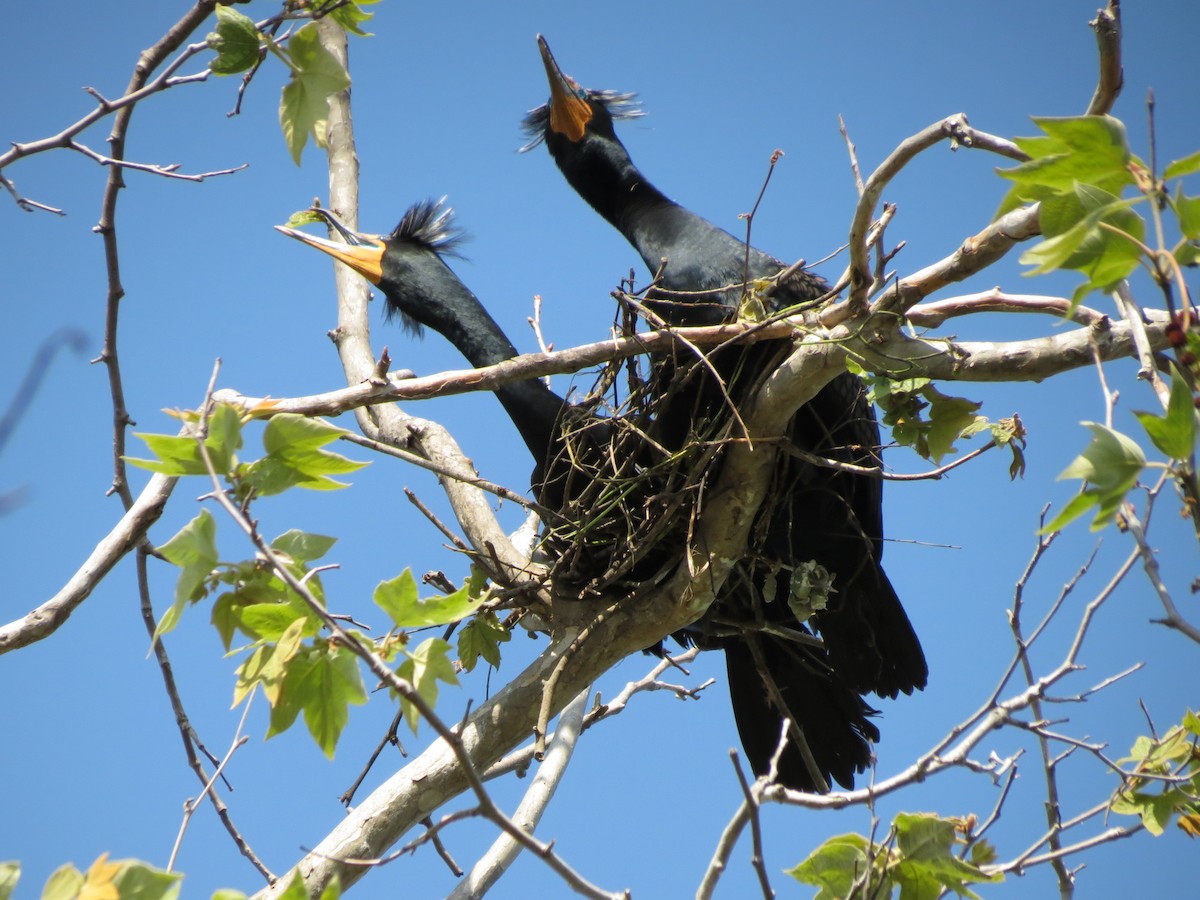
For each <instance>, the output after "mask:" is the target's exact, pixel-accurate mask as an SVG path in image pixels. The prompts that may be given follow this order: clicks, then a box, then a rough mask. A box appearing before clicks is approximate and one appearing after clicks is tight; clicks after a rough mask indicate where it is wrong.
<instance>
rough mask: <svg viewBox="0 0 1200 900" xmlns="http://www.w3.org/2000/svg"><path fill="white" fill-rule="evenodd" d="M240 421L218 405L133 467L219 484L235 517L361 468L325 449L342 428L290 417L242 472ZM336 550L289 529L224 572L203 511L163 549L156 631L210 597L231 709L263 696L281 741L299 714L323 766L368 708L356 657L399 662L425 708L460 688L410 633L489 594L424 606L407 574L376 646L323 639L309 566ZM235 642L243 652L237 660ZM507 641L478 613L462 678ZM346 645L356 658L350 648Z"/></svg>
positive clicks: (469, 630)
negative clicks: (363, 654)
mask: <svg viewBox="0 0 1200 900" xmlns="http://www.w3.org/2000/svg"><path fill="white" fill-rule="evenodd" d="M189 418H192V419H193V420H195V419H197V417H196V416H194V415H192V416H189ZM246 421H247V420H246V418H244V417H243V415H242V414H240V413H239V412H238V411H237V410H236V409H234V408H233V407H230V406H223V405H220V406H217V407H216V408H215V409H214V411H213V413H212V415H210V416H209V417H208V419H207V420H206V422H205V423H204V424H205V425H206V426H207V427H206V432H207V433H206V434H204V436H203V437H201V436H189V435H161V434H147V435H139V436H140V437H141V438H142V439H143V440H144V441H145V442H146V444H147V446H148V447H149V448H150V449H151V450H152V451H153V453H154V457H155V458H154V459H148V460H145V459H143V460H130V462H133V463H134V464H136V465H139V466H141V467H143V468H146V469H150V470H152V471H155V472H159V473H162V474H166V475H174V476H182V475H208V476H209V477H210V478H212V479H216V480H218V481H224V484H225V487H224V489H223V490H224V492H225V494H226V495H227V497H228V498H229V499H230V500H231V501H233V502H235V503H236V504H238V505H239V507H240V508H241V509H242V510H243V511H246V510H248V508H249V506H250V504H251V503H252V502H254V501H255V500H257V499H258V498H260V497H263V496H268V495H272V494H277V493H280V492H281V491H284V490H287V489H289V488H293V487H300V488H308V489H310V490H329V489H333V488H339V487H345V485H344V484H343V483H341V482H338V481H335V480H334V479H333V478H332V477H330V476H331V475H341V474H344V473H348V472H353V471H355V470H357V469H359V468H361V467H362V466H363V465H365V464H364V463H359V462H355V461H353V460H349V459H346V458H345V457H342V456H339V455H338V454H336V453H331V452H330V451H328V450H326V449H324V446H325V445H326V444H328V443H330V442H332V441H334V440H336V439H337V438H338V437H339V436H340V435H341V434H343V431H342V429H339V428H336V427H334V426H332V425H330V424H328V423H326V422H324V421H322V420H319V419H307V418H304V417H302V416H295V415H290V414H280V415H277V416H275V417H273V418H272V419H271V420H270V421H268V422H267V425H266V427H265V428H264V430H263V435H262V444H263V448H264V450H265V454H264V455H263V456H262V457H260V458H258V459H255V460H251V461H242V460H240V459H239V457H238V451H239V450H241V448H242V446H243V436H242V430H243V426H244V425H245V424H246ZM196 424H199V423H198V422H197V423H196ZM246 521H249V517H248V516H247V517H246ZM335 541H336V538H332V537H328V536H325V535H320V534H310V533H307V532H303V531H296V530H292V531H288V532H286V533H284V534H282V535H280V536H279V537H277V538H275V539H274V540H273V541H271V542H270V544H269V545H266V546H267V549H268V550H269V552H267V551H266V550H264V551H263V552H262V553H259V554H256V555H255V556H254V557H252V558H250V559H244V560H236V561H232V562H230V561H223V560H222V559H221V558H220V555H219V552H218V550H217V541H216V520H215V519H214V517H213V516H212V515H211V514H210V513H209V512H208V510H201V512H200V513H199V514H198V515H197V516H196V517H195V518H193V519H192V520H191V521H190V522H188V523H187V524H186V525H184V526H183V528H182V529H180V531H179V532H178V533H177V534H176V535H175V536H174V537H172V538H171V539H170V540H169V541H167V542H166V543H165V544H163V545H162V546H161V547H160V548H159V549H160V552H161V553H162V555H163V556H164V558H166V559H167V560H168V561H169V562H171V563H172V564H174V565H176V566H178V567H179V569H180V574H179V579H178V581H177V582H176V588H175V598H174V602H173V603H172V605H171V607H170V609H168V610H167V612H166V613H165V614H164V615H163V616H162V618H161V620H160V621H159V623H158V627H157V629H156V631H155V640H158V639H160V638H161V637H162V636H163V635H165V634H167V633H168V632H170V631H171V630H172V629H173V628H175V627H176V625H177V624H178V622H179V619H180V617H181V616H182V614H183V611H184V610H185V609H186V608H187V607H188V606H190V605H194V604H196V603H198V602H200V601H201V600H204V599H207V598H212V601H213V602H212V611H211V621H212V624H213V627H214V628H215V629H216V631H217V634H218V636H219V637H220V640H221V643H222V644H223V646H224V647H225V649H226V651H232V652H236V653H242V654H245V656H246V658H245V659H244V660H243V662H242V663H241V665H240V666H239V667H238V669H237V682H236V685H235V688H234V695H233V700H234V704H235V705H236V704H238V703H240V702H242V701H243V700H244V699H246V698H247V697H248V696H249V695H250V694H251V692H253V691H254V690H256V689H260V690H261V691H262V693H263V695H264V696H265V697H266V699H267V700H268V702H269V703H270V705H271V720H270V726H269V730H268V734H267V736H268V737H271V736H273V735H275V734H279V733H280V732H282V731H286V730H287V729H288V728H290V727H291V726H292V725H293V724H294V723H295V721H296V719H297V718H298V717H299V716H300V714H301V713H303V716H304V721H305V724H306V725H307V727H308V730H309V733H310V734H311V735H312V737H313V739H314V741H315V742H316V743H317V745H318V746H319V747H320V748H321V749H322V751H324V752H325V753H326V754H327V755H329V756H332V755H333V752H334V749H335V747H336V745H337V741H338V738H339V736H340V734H341V732H342V729H343V728H344V727H345V725H346V722H347V721H348V718H349V707H350V706H352V705H360V704H362V703H365V702H366V691H365V688H364V686H363V681H362V677H361V673H360V669H359V655H358V653H357V652H356V649H360V648H366V649H368V650H370V651H371V652H374V653H377V654H378V655H379V656H380V657H381V658H382V659H383V660H384V661H386V662H388V663H392V662H397V661H398V666H397V668H396V670H395V671H396V673H397V675H399V677H401V678H403V679H405V680H406V681H408V682H409V683H410V684H411V685H412V686H413V687H414V689H415V690H416V691H417V693H418V694H420V696H421V697H422V698H423V699H424V700H425V701H426V702H427V703H428V704H429V705H430V706H432V705H434V704H435V703H436V700H437V696H438V685H439V682H441V683H445V684H455V685H456V684H457V683H458V680H457V677H456V669H455V664H454V661H453V659H452V657H451V651H452V649H453V648H452V647H451V645H450V644H449V643H448V642H447V641H446V640H444V639H442V638H429V639H427V640H425V641H424V642H423V643H421V644H420V645H418V646H417V647H416V648H414V649H409V647H408V643H409V631H411V630H413V629H419V628H428V627H431V626H438V625H448V624H451V623H454V622H458V621H460V620H462V619H464V618H466V617H467V616H469V615H472V614H474V613H476V612H478V611H479V605H480V600H481V597H482V596H483V592H484V589H485V586H486V577H485V576H483V575H482V573H478V572H477V573H476V574H475V575H473V577H472V578H471V579H470V580H469V581H468V583H467V584H465V585H463V587H461V588H460V589H459V590H457V591H454V592H452V593H450V594H447V595H444V596H436V597H433V598H429V599H425V600H422V599H421V598H420V597H419V596H418V590H417V584H416V580H415V578H414V577H413V575H412V572H411V571H410V570H409V569H405V570H404V571H403V572H402V573H400V575H398V576H396V577H395V578H393V579H390V580H388V581H384V582H382V583H380V584H379V585H378V587H376V589H375V592H374V597H373V599H374V601H375V603H376V605H377V606H379V608H380V609H382V610H383V612H384V613H386V614H387V616H388V618H389V619H390V620H391V623H392V628H391V630H390V631H389V632H388V633H387V634H386V635H385V636H383V637H382V638H380V639H378V640H374V641H372V640H371V639H369V638H368V637H367V636H366V635H364V634H362V633H361V632H359V631H357V630H341V629H337V630H331V628H330V621H331V617H330V616H329V613H328V612H327V611H326V600H325V590H324V587H323V585H322V582H321V577H320V574H319V571H318V570H314V569H313V567H312V564H313V563H315V562H317V561H318V560H320V559H322V558H323V557H324V556H325V555H326V554H327V553H328V552H329V551H330V550H331V549H332V547H333V545H334V543H335ZM298 587H299V589H298ZM235 639H241V640H243V641H245V642H246V643H245V644H244V645H242V646H239V647H237V648H236V649H235V648H234V643H235ZM508 639H509V633H508V631H507V629H506V628H504V626H503V625H501V624H500V622H499V621H498V619H497V618H496V616H495V613H494V612H491V611H484V612H479V614H478V615H475V617H474V618H473V620H472V621H471V623H470V624H469V625H467V626H466V627H465V628H463V629H462V630H461V631H460V634H459V648H458V654H459V659H460V660H461V663H460V664H461V666H462V668H464V669H466V670H468V671H470V670H471V669H473V668H474V666H475V665H476V664H477V662H478V660H479V659H480V658H483V659H484V660H485V661H487V662H488V663H489V664H491V665H499V663H500V651H499V645H500V644H501V643H503V642H504V641H507V640H508ZM348 641H350V642H357V644H358V645H359V647H358V648H356V647H352V646H349V645H348V643H347V642H348ZM401 703H402V705H403V707H404V713H405V719H406V721H407V722H408V723H409V725H410V727H411V728H413V730H414V731H415V730H416V728H417V724H418V720H417V711H416V709H415V707H413V706H412V705H411V704H410V703H408V702H407V701H406V700H404V699H403V698H401Z"/></svg>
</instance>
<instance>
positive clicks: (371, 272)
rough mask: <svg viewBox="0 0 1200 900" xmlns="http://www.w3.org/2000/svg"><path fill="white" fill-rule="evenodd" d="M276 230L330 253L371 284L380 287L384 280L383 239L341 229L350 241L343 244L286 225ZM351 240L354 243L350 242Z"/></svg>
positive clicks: (276, 227) (278, 226) (277, 226)
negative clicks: (381, 281)
mask: <svg viewBox="0 0 1200 900" xmlns="http://www.w3.org/2000/svg"><path fill="white" fill-rule="evenodd" d="M275 230H276V231H279V232H282V233H283V234H286V235H287V236H288V237H293V238H295V239H296V240H298V241H301V242H302V243H305V244H308V246H310V247H316V248H317V249H318V250H320V251H322V252H323V253H328V254H329V255H330V256H332V257H333V258H334V259H336V260H338V261H339V262H343V263H345V264H346V265H348V266H349V267H350V268H352V269H353V270H354V271H355V272H357V273H358V274H359V275H361V276H362V277H363V278H365V279H367V281H369V282H371V284H374V285H378V284H379V282H380V280H382V278H383V252H384V250H385V249H386V247H385V246H384V243H383V239H382V238H380V237H379V236H378V235H374V234H357V233H355V232H351V231H349V230H346V229H339V231H341V232H342V234H343V236H345V237H346V238H347V241H348V242H347V243H342V242H341V241H328V240H326V239H325V238H319V237H314V236H313V235H311V234H306V233H305V232H303V231H297V230H296V229H294V228H288V227H287V226H286V225H276V226H275ZM351 239H353V242H349V241H350V240H351Z"/></svg>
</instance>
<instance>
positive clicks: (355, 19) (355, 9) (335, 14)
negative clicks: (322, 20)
mask: <svg viewBox="0 0 1200 900" xmlns="http://www.w3.org/2000/svg"><path fill="white" fill-rule="evenodd" d="M378 2H379V0H356V2H354V3H347V4H346V5H345V6H336V5H335V4H336V0H329V5H331V6H333V7H334V8H333V11H332V12H331V13H329V18H331V19H333V21H335V22H337V23H338V24H339V25H341V26H342V27H343V28H344V29H346V31H348V32H350V34H356V35H358V36H359V37H373V35H372V34H371V33H370V32H368V31H363V30H362V29H361V28H359V27H358V26H359V25H360V24H361V23H363V22H366V21H368V20H370V19H373V18H375V13H369V12H367V11H366V10H363V9H360V8H359V7H361V6H366V5H367V4H370V3H378Z"/></svg>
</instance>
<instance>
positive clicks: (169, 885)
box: [113, 859, 183, 900]
mask: <svg viewBox="0 0 1200 900" xmlns="http://www.w3.org/2000/svg"><path fill="white" fill-rule="evenodd" d="M118 862H119V863H120V866H121V868H120V870H119V871H118V872H117V874H116V876H115V877H114V878H113V885H114V886H115V887H116V889H117V893H118V895H119V896H120V898H121V900H174V898H176V897H178V896H179V889H180V887H181V886H182V882H183V876H182V875H180V874H179V873H178V872H164V871H163V870H162V869H156V868H155V867H154V866H152V865H150V864H149V863H144V862H142V861H141V860H138V859H122V860H118Z"/></svg>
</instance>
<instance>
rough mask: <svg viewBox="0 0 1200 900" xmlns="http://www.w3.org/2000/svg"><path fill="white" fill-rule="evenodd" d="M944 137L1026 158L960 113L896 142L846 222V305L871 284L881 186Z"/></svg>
mask: <svg viewBox="0 0 1200 900" xmlns="http://www.w3.org/2000/svg"><path fill="white" fill-rule="evenodd" d="M944 140H950V141H952V142H953V146H955V147H958V146H963V147H978V148H980V149H983V150H990V151H992V152H994V153H1000V154H1002V155H1004V156H1006V157H1008V158H1010V159H1016V160H1021V161H1024V160H1026V159H1028V157H1027V156H1026V155H1025V154H1024V153H1022V152H1021V151H1020V150H1019V149H1018V148H1017V147H1016V146H1015V145H1014V144H1012V143H1011V142H1010V141H1006V140H1004V139H1003V138H999V137H996V136H994V135H989V134H986V133H985V132H981V131H976V130H975V129H974V128H972V127H971V126H970V125H969V124H968V123H967V117H966V115H965V114H964V113H956V114H955V115H952V116H947V117H946V118H945V119H942V120H941V121H940V122H934V123H933V124H932V125H930V126H929V127H927V128H925V129H923V130H921V131H919V132H917V133H916V134H914V135H912V136H911V137H909V138H906V139H905V140H903V141H901V142H900V145H899V146H898V147H896V149H895V150H893V151H892V152H891V154H890V155H889V156H888V157H887V159H885V160H884V161H883V162H882V163H881V164H880V165H879V167H878V168H877V169H875V171H874V172H872V173H871V175H870V177H869V178H868V179H867V181H866V184H865V185H864V186H863V189H862V192H861V195H860V196H859V199H858V205H857V206H856V207H855V209H854V218H853V219H852V221H851V223H850V238H849V243H850V266H849V269H850V300H849V303H850V306H851V309H857V308H861V307H862V305H863V304H865V302H866V298H867V290H868V288H869V287H870V285H871V283H872V278H871V270H870V267H869V261H868V258H867V241H866V236H867V231H868V229H869V228H870V224H871V219H872V217H873V216H874V214H875V207H876V206H878V205H879V200H880V198H881V197H882V195H883V189H884V188H885V187H887V185H888V183H889V182H890V181H891V180H892V179H893V178H894V177H895V176H896V175H897V174H898V173H899V172H900V170H901V169H903V168H904V167H905V166H906V165H908V163H909V162H910V161H911V160H912V159H913V157H915V156H916V155H917V154H919V153H921V152H922V151H924V150H928V149H929V148H930V147H932V146H934V145H935V144H938V143H940V142H942V141H944Z"/></svg>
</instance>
